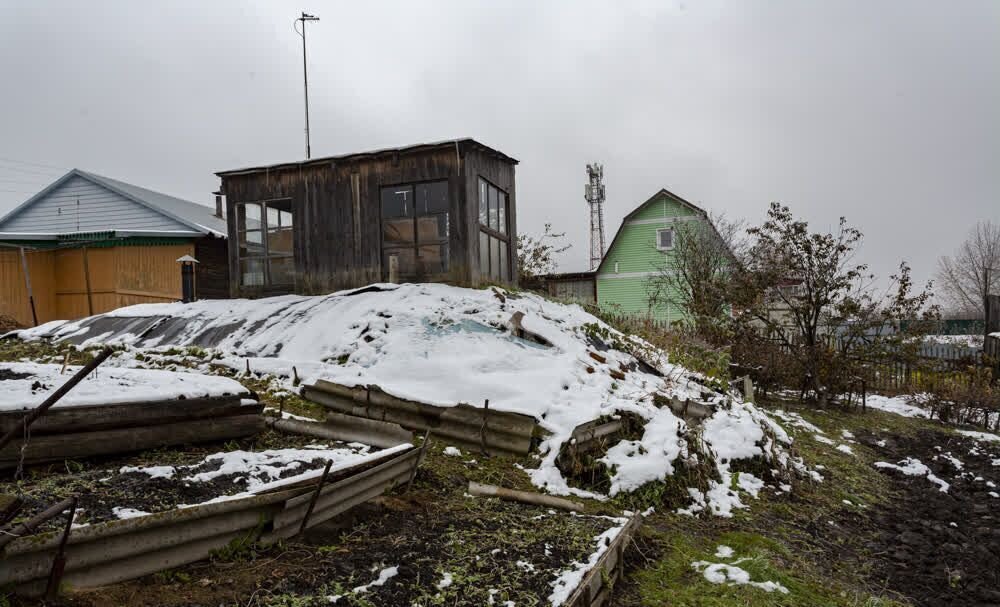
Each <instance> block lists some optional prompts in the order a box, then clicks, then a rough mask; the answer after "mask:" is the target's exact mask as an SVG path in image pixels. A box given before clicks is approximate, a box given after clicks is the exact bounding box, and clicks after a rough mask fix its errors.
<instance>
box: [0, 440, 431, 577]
mask: <svg viewBox="0 0 1000 607" xmlns="http://www.w3.org/2000/svg"><path fill="white" fill-rule="evenodd" d="M419 453H420V452H419V449H417V448H416V447H414V448H411V449H409V450H407V451H405V452H404V453H402V454H394V455H393V456H392V457H391V458H390V459H388V460H386V461H383V462H381V463H380V464H377V465H376V466H374V467H372V468H370V469H367V470H364V471H362V472H360V473H358V474H355V475H353V476H349V477H347V478H345V479H343V480H341V481H339V482H338V483H334V484H332V485H330V487H328V488H327V491H324V492H322V494H326V495H329V494H330V493H331V492H337V491H342V492H346V497H345V498H343V499H341V496H339V495H337V496H333V500H334V501H335V502H336V503H334V504H323V505H322V506H321V508H317V510H316V511H314V513H313V517H311V518H310V521H311V522H312V523H313V524H318V523H319V522H322V521H324V520H327V519H329V518H331V517H332V516H334V515H336V514H339V513H340V512H343V511H344V510H346V509H347V508H349V507H351V506H354V505H357V504H359V503H361V502H362V501H364V500H367V499H370V498H371V497H374V496H376V495H378V494H380V493H381V492H382V491H384V490H385V489H386V488H387V487H391V486H393V485H394V484H396V483H397V482H399V481H400V479H404V478H409V475H410V474H411V473H412V472H413V469H414V467H415V466H416V465H417V464H418V463H419ZM376 461H377V460H376ZM370 463H371V462H366V463H365V464H359V465H369V464H370ZM379 471H384V474H379ZM314 485H315V483H314V484H313V485H311V486H304V487H296V488H294V489H289V490H279V491H277V492H275V493H267V494H262V495H256V496H252V497H246V498H240V499H235V500H227V501H222V502H216V503H211V504H203V505H200V506H194V507H191V508H179V509H174V510H170V511H167V512H160V513H156V514H151V515H148V516H143V517H137V518H133V519H126V520H119V521H109V522H105V523H99V524H97V525H93V526H87V527H80V528H76V529H74V530H73V533H72V534H71V535H70V539H69V542H68V544H67V547H66V558H67V562H66V570H65V574H64V577H63V580H64V582H65V583H66V584H67V585H68V586H69V587H77V588H89V587H95V586H101V585H105V584H112V583H115V582H119V581H123V580H127V579H132V578H136V577H140V576H143V575H147V574H150V573H155V572H158V571H162V570H164V569H169V568H173V567H177V566H180V565H184V564H187V563H191V562H194V561H198V560H201V559H204V558H207V557H208V556H209V554H210V552H211V551H212V550H216V549H220V548H223V547H225V546H226V545H227V544H229V543H230V542H231V541H233V540H234V539H238V538H245V539H246V540H247V541H255V540H257V539H259V537H260V535H261V534H262V533H268V534H270V533H271V532H270V531H268V527H269V526H271V525H273V523H274V520H275V517H276V516H277V515H279V514H280V513H282V512H285V511H287V510H288V507H289V502H291V501H292V500H293V499H294V498H296V497H300V496H301V497H304V498H305V499H308V497H309V495H310V494H311V493H312V491H313V490H314ZM299 503H300V502H295V504H296V506H293V507H294V508H295V511H294V512H295V513H294V514H293V516H292V517H291V518H290V519H288V522H287V524H289V525H291V526H292V527H294V528H295V529H296V530H297V529H298V526H299V524H300V523H301V520H302V517H303V516H304V515H305V509H304V508H299V507H297V504H299ZM338 504H339V506H338ZM345 504H348V505H345ZM291 535H294V533H293V534H291ZM58 544H59V533H58V532H49V533H45V534H40V535H34V536H29V537H24V538H20V539H17V540H15V541H14V542H11V543H10V544H9V545H8V546H7V547H6V549H5V550H4V552H3V553H2V554H0V556H2V558H0V562H2V563H3V567H2V568H0V585H6V584H12V585H14V586H16V588H17V590H18V592H19V593H21V594H27V595H37V594H39V593H41V592H42V591H44V589H45V582H46V578H47V576H48V573H49V570H50V568H51V565H52V559H53V558H54V555H55V550H56V549H57V547H58Z"/></svg>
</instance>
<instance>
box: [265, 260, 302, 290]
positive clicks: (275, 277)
mask: <svg viewBox="0 0 1000 607" xmlns="http://www.w3.org/2000/svg"><path fill="white" fill-rule="evenodd" d="M268 270H269V272H270V274H269V275H268V279H269V280H270V284H272V285H290V284H294V283H295V275H294V272H295V260H294V259H293V258H291V257H272V258H270V259H269V260H268Z"/></svg>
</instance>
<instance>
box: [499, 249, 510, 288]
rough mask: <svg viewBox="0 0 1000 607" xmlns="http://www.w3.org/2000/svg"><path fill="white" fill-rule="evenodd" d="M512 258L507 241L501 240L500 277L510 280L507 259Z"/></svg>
mask: <svg viewBox="0 0 1000 607" xmlns="http://www.w3.org/2000/svg"><path fill="white" fill-rule="evenodd" d="M508 259H510V257H509V254H508V251H507V243H506V242H503V241H502V240H501V241H500V279H501V280H509V279H510V274H508V270H507V260H508Z"/></svg>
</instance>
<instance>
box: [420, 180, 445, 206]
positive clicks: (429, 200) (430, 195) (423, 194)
mask: <svg viewBox="0 0 1000 607" xmlns="http://www.w3.org/2000/svg"><path fill="white" fill-rule="evenodd" d="M416 196H417V213H447V212H448V182H447V181H435V182H434V183H422V184H420V185H418V186H417V187H416Z"/></svg>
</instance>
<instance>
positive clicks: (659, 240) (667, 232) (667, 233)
mask: <svg viewBox="0 0 1000 607" xmlns="http://www.w3.org/2000/svg"><path fill="white" fill-rule="evenodd" d="M656 248H657V249H660V250H661V251H665V250H667V249H672V248H674V230H673V228H665V229H663V230H657V231H656Z"/></svg>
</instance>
